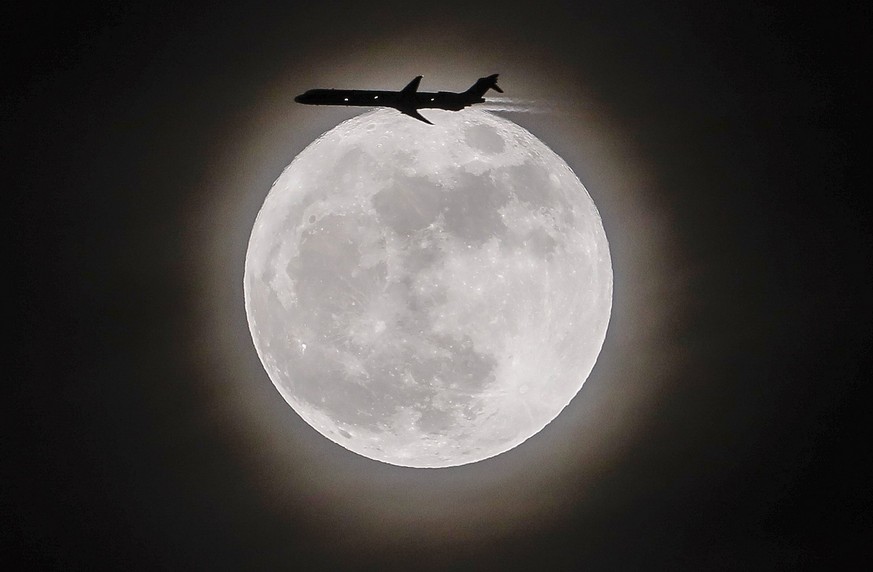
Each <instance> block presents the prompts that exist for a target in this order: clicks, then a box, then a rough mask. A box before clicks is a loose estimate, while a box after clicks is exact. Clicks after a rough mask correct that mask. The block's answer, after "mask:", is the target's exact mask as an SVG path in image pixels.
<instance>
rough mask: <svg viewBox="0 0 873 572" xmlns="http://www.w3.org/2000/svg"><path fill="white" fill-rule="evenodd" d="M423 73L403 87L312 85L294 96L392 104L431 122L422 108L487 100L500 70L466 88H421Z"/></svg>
mask: <svg viewBox="0 0 873 572" xmlns="http://www.w3.org/2000/svg"><path fill="white" fill-rule="evenodd" d="M420 82H421V76H418V77H416V78H415V79H413V80H412V81H411V82H409V85H407V86H406V87H405V88H403V89H402V90H401V91H376V90H364V89H310V90H309V91H307V92H305V93H303V94H301V95H298V96H297V97H295V98H294V101H296V102H297V103H305V104H308V105H344V106H354V107H392V108H394V109H396V110H398V111H400V112H401V113H405V114H406V115H409V116H410V117H414V118H415V119H418V120H419V121H424V122H425V123H430V121H428V120H427V119H426V118H425V117H423V116H422V115H421V114H419V113H418V110H419V109H445V110H446V111H460V110H461V109H464V108H465V107H468V106H470V105H473V104H475V103H484V102H485V98H484V97H483V95H485V92H486V91H488V90H489V89H493V90H495V91H498V92H502V91H503V90H502V89H500V88H499V87H497V74H494V75H491V76H488V77H484V78H480V79H479V80H478V81H477V82H476V83H475V84H473V86H472V87H470V89H468V90H467V91H463V92H459V93H455V92H452V91H436V92H433V91H418V85H419V83H420Z"/></svg>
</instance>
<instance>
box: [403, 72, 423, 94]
mask: <svg viewBox="0 0 873 572" xmlns="http://www.w3.org/2000/svg"><path fill="white" fill-rule="evenodd" d="M420 83H421V76H418V77H416V78H415V79H414V80H412V81H411V82H409V83H408V84H406V87H404V88H403V91H401V92H400V93H404V94H409V93H415V92H416V91H418V84H420Z"/></svg>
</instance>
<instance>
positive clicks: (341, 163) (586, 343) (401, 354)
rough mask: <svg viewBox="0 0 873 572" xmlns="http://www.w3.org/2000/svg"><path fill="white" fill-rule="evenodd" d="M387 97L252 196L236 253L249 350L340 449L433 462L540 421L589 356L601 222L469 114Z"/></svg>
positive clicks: (545, 168)
mask: <svg viewBox="0 0 873 572" xmlns="http://www.w3.org/2000/svg"><path fill="white" fill-rule="evenodd" d="M430 118H431V119H432V120H433V122H434V123H435V125H433V126H431V125H426V124H424V123H421V122H419V121H415V120H414V119H411V118H409V117H406V116H404V115H401V114H400V113H397V112H396V111H393V110H378V111H373V112H371V113H366V114H364V115H360V116H358V117H355V118H353V119H350V120H349V121H346V122H344V123H342V124H341V125H339V126H338V127H336V128H335V129H333V130H331V131H329V132H327V133H325V134H324V135H323V136H322V137H320V138H319V139H318V140H317V141H315V142H314V143H312V144H311V145H310V146H309V147H307V148H306V149H305V150H304V151H303V152H302V153H300V155H298V156H297V158H295V159H294V161H293V162H292V163H291V165H290V166H289V167H288V168H287V169H286V170H285V171H284V172H283V173H282V175H281V176H280V177H279V179H278V180H277V181H276V183H275V184H274V185H273V188H272V190H271V191H270V193H269V195H268V196H267V198H266V200H265V202H264V205H263V207H262V208H261V211H260V213H259V214H258V217H257V221H256V222H255V225H254V229H253V230H252V235H251V239H250V242H249V248H248V253H247V256H246V267H245V301H246V311H247V314H248V320H249V326H250V328H251V332H252V337H253V339H254V343H255V347H256V348H257V351H258V354H259V355H260V358H261V361H262V362H263V364H264V367H265V368H266V370H267V373H268V374H269V376H270V379H271V380H272V381H273V383H274V384H275V385H276V387H277V388H278V390H279V391H280V392H281V394H282V395H283V396H284V398H285V399H286V400H287V401H288V403H289V404H290V405H291V407H293V408H294V410H295V411H296V412H297V413H298V414H300V416H301V417H303V419H305V420H306V421H307V422H308V423H309V424H310V425H312V427H314V428H315V429H316V430H318V431H319V432H320V433H322V434H323V435H324V436H326V437H328V438H329V439H331V440H333V441H335V442H337V443H339V444H340V445H342V446H343V447H345V448H347V449H349V450H351V451H354V452H356V453H359V454H361V455H364V456H366V457H369V458H371V459H378V460H380V461H384V462H386V463H392V464H395V465H404V466H411V467H447V466H453V465H462V464H465V463H472V462H475V461H479V460H482V459H486V458H488V457H491V456H494V455H497V454H499V453H502V452H504V451H507V450H509V449H511V448H513V447H515V446H516V445H518V444H520V443H521V442H523V441H524V440H526V439H528V438H529V437H531V436H532V435H534V434H536V433H537V432H538V431H540V430H541V429H542V428H543V427H545V426H546V424H548V423H549V422H550V421H551V420H552V419H554V418H555V417H556V416H557V415H558V414H559V413H560V412H561V410H562V409H563V408H564V407H565V406H566V405H567V404H568V403H569V402H570V400H571V399H572V398H573V396H575V395H576V393H577V392H578V391H579V389H580V388H581V387H582V384H583V383H584V381H585V379H586V378H587V377H588V374H589V373H590V372H591V369H592V368H593V367H594V362H595V361H596V359H597V355H598V353H599V352H600V348H601V346H602V344H603V340H604V337H605V335H606V328H607V323H608V321H609V314H610V308H611V305H612V267H611V263H610V257H609V248H608V245H607V241H606V235H605V234H604V231H603V226H602V224H601V221H600V216H599V214H598V212H597V209H596V207H595V206H594V203H593V202H592V200H591V197H590V196H589V195H588V193H587V191H586V190H585V188H584V187H583V186H582V183H580V182H579V179H578V178H577V177H576V175H575V174H574V173H573V172H572V170H571V169H570V168H569V167H568V166H567V164H566V163H565V162H564V161H563V160H562V159H561V158H560V157H558V156H557V155H556V154H555V153H554V152H553V151H552V150H550V149H549V148H548V147H546V145H544V144H543V143H542V142H541V141H539V140H538V139H536V138H535V137H534V136H533V135H531V134H530V133H528V132H527V131H525V130H524V129H522V128H521V127H519V126H518V125H516V124H515V123H512V122H511V121H508V120H506V119H503V118H500V117H497V116H494V115H492V114H490V113H487V112H483V111H478V110H466V111H462V112H456V113H452V112H442V111H437V110H434V111H430Z"/></svg>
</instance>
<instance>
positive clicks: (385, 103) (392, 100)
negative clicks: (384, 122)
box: [294, 89, 485, 111]
mask: <svg viewBox="0 0 873 572" xmlns="http://www.w3.org/2000/svg"><path fill="white" fill-rule="evenodd" d="M294 101H296V102H298V103H307V104H310V105H351V106H355V107H395V108H396V107H412V108H413V109H446V110H448V111H460V110H461V109H464V108H465V107H468V106H470V105H473V104H474V103H483V102H484V101H485V98H483V97H469V96H467V95H466V94H464V93H454V92H450V91H437V92H430V91H416V92H414V93H410V94H406V93H403V92H400V91H375V90H364V89H310V90H309V91H307V92H306V93H304V94H302V95H298V96H297V97H296V98H295V99H294Z"/></svg>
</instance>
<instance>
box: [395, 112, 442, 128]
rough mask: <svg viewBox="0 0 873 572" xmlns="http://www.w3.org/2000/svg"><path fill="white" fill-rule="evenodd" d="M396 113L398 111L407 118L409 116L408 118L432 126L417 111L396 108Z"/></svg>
mask: <svg viewBox="0 0 873 572" xmlns="http://www.w3.org/2000/svg"><path fill="white" fill-rule="evenodd" d="M397 111H399V112H400V113H403V114H405V115H408V116H410V117H414V118H416V119H418V120H419V121H424V122H425V123H427V124H428V125H433V123H431V122H430V121H428V120H427V118H426V117H424V116H423V115H422V114H421V113H419V112H418V110H417V109H400V108H397Z"/></svg>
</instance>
